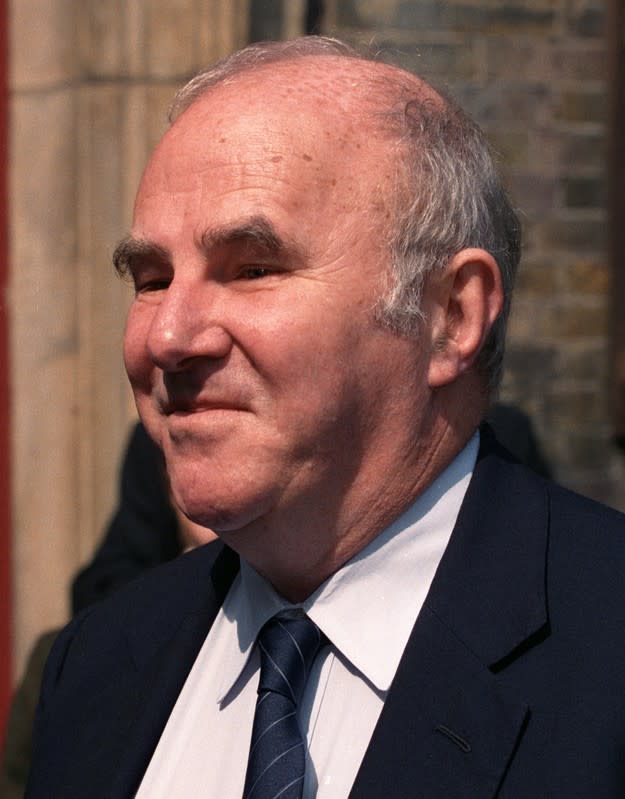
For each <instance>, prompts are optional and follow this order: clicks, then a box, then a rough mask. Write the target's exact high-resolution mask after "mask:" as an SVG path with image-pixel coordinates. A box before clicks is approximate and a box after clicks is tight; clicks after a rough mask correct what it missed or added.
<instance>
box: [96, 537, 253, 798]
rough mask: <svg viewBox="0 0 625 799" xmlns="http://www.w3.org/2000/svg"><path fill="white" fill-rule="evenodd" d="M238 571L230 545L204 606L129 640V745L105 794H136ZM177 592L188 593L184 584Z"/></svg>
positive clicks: (214, 569)
mask: <svg viewBox="0 0 625 799" xmlns="http://www.w3.org/2000/svg"><path fill="white" fill-rule="evenodd" d="M237 571H238V558H237V557H236V556H235V555H234V553H233V552H232V551H231V550H229V549H226V548H223V549H222V552H221V553H220V555H219V556H218V557H217V559H216V561H215V563H214V565H213V567H212V569H211V573H210V580H209V581H208V586H207V590H206V594H205V596H204V597H203V600H202V607H201V609H197V610H195V611H193V612H190V613H187V614H186V615H185V616H184V618H183V619H182V620H181V622H180V624H179V626H178V627H177V628H176V629H175V632H174V633H173V635H170V637H168V638H167V640H165V641H163V640H162V636H158V635H156V630H155V629H153V630H150V631H149V640H146V636H145V634H144V633H145V631H143V632H142V635H140V636H138V637H135V638H133V639H132V640H131V641H130V647H131V651H132V654H133V659H134V660H135V665H136V672H135V675H134V678H133V682H132V684H131V685H130V686H129V688H130V690H128V689H126V692H127V694H128V700H129V703H130V706H131V708H132V710H131V716H132V721H131V722H130V723H129V725H128V734H127V744H126V746H125V748H124V754H123V757H122V758H121V760H120V762H119V764H118V767H117V768H116V771H115V775H114V782H113V785H112V788H111V791H110V793H107V794H106V795H107V797H110V799H116V797H120V799H121V797H128V796H132V795H134V793H135V791H136V790H137V788H138V787H139V784H140V782H141V779H142V777H143V774H144V773H145V770H146V769H147V767H148V764H149V762H150V759H151V757H152V754H153V752H154V749H155V748H156V745H157V743H158V741H159V738H160V736H161V733H162V731H163V729H164V728H165V725H166V724H167V720H168V718H169V715H170V713H171V711H172V709H173V707H174V705H175V703H176V700H177V698H178V695H179V694H180V691H181V690H182V688H183V686H184V683H185V680H186V678H187V676H188V674H189V672H190V671H191V668H192V666H193V663H194V662H195V658H196V657H197V654H198V652H199V650H200V648H201V646H202V644H203V642H204V640H205V638H206V635H207V633H208V631H209V630H210V628H211V626H212V624H213V622H214V620H215V617H216V615H217V612H218V611H219V608H220V607H221V605H222V603H223V600H224V598H225V595H226V593H227V591H228V589H229V587H230V585H231V583H232V580H233V579H234V576H235V575H236V573H237ZM179 590H182V591H184V590H185V588H184V587H181V588H180V589H179Z"/></svg>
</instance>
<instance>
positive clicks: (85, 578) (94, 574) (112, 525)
mask: <svg viewBox="0 0 625 799" xmlns="http://www.w3.org/2000/svg"><path fill="white" fill-rule="evenodd" d="M209 537H210V533H209V532H208V531H207V530H206V528H205V527H200V526H198V525H194V524H193V523H192V522H191V521H189V519H187V518H186V516H183V515H182V514H181V513H180V512H179V511H178V510H177V509H176V508H174V507H173V505H172V503H171V498H170V493H169V484H168V481H167V475H166V472H165V464H164V462H163V457H162V454H161V452H160V450H159V449H158V447H157V446H156V445H155V444H154V442H153V441H152V439H151V438H150V437H149V436H148V435H147V433H146V432H145V428H144V427H143V425H142V424H141V423H140V422H139V423H137V424H136V425H135V426H134V427H133V429H132V431H131V434H130V436H129V439H128V441H127V444H126V448H125V451H124V456H123V461H122V467H121V471H120V478H119V488H118V504H117V508H116V509H115V511H114V513H113V516H112V517H111V520H110V522H109V524H108V526H107V528H106V530H105V532H104V535H103V536H102V541H101V543H100V545H99V546H98V548H97V550H96V552H95V553H94V556H93V558H92V559H91V561H90V562H89V563H88V564H87V565H86V566H85V567H84V568H83V569H81V571H80V572H78V574H77V575H76V577H75V578H74V580H73V581H72V585H71V598H72V615H73V616H76V615H77V614H78V613H80V611H82V610H84V609H85V608H87V607H89V606H90V605H92V604H93V603H94V602H98V601H100V600H102V599H105V598H106V597H107V596H109V595H110V594H112V593H113V591H115V590H117V589H118V588H120V587H121V586H123V585H125V584H126V583H128V582H130V581H131V580H133V579H135V578H137V577H139V576H140V575H142V574H144V573H145V572H146V571H147V570H148V569H150V568H153V567H154V566H156V565H158V564H160V563H164V562H166V561H167V560H170V559H171V558H174V557H176V556H177V555H179V554H180V553H181V552H183V551H184V550H187V549H190V548H191V547H193V546H195V545H196V542H200V543H205V542H206V540H208V539H209ZM58 632H59V631H58V630H49V631H47V632H45V633H43V634H42V635H40V636H39V638H37V640H36V641H35V643H34V645H33V647H32V650H31V652H30V655H29V657H28V660H27V662H26V667H25V669H24V673H23V675H22V678H21V679H20V681H19V683H18V685H17V687H16V689H15V693H14V695H13V699H12V701H11V707H10V712H9V718H8V721H7V728H6V733H5V743H4V747H3V752H2V766H1V767H0V799H18V797H22V796H23V795H24V789H25V787H26V779H27V777H28V772H29V770H30V761H31V755H32V728H33V723H34V719H35V709H36V706H37V699H38V697H39V691H40V689H41V678H42V675H43V667H44V664H45V661H46V659H47V657H48V654H49V652H50V649H51V648H52V644H53V643H54V640H55V638H56V636H57V635H58Z"/></svg>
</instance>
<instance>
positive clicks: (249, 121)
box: [120, 57, 501, 601]
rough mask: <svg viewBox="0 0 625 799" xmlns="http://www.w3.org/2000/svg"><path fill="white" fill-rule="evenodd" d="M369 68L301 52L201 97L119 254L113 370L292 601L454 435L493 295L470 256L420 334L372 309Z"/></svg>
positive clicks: (159, 165) (193, 486) (195, 508)
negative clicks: (120, 300)
mask: <svg viewBox="0 0 625 799" xmlns="http://www.w3.org/2000/svg"><path fill="white" fill-rule="evenodd" d="M371 70H378V72H379V71H380V70H391V68H390V67H385V66H382V65H372V64H368V63H365V62H359V61H353V62H348V61H339V60H338V59H336V58H335V57H324V58H321V59H319V58H316V59H304V60H300V61H298V62H289V63H283V64H279V65H272V66H271V67H270V68H260V69H258V70H255V71H254V73H253V74H252V73H248V74H247V75H243V76H240V77H239V78H238V79H237V80H236V81H235V82H234V83H233V84H231V85H229V86H226V87H224V86H221V87H217V88H214V89H212V90H210V91H209V92H208V93H207V94H206V95H204V96H203V97H201V98H200V99H198V100H196V101H195V102H194V104H193V105H192V106H191V107H190V108H188V109H187V110H186V111H185V112H184V113H183V114H182V115H181V117H180V118H179V119H178V120H177V121H176V122H175V123H174V125H173V126H172V127H171V128H170V130H169V131H168V133H167V134H166V135H165V137H164V138H163V140H162V141H161V143H160V145H159V146H158V148H157V150H156V152H155V153H154V155H153V156H152V158H151V160H150V162H149V164H148V166H147V168H146V171H145V173H144V176H143V179H142V181H141V185H140V188H139V191H138V195H137V200H136V205H135V214H134V221H133V227H132V233H131V237H130V238H129V240H128V241H127V242H125V243H124V244H122V245H121V249H120V253H121V255H122V256H123V260H124V261H125V262H126V263H127V266H128V269H129V271H130V273H131V275H132V277H133V280H134V283H135V289H136V297H135V299H134V302H133V303H132V306H131V308H130V312H129V316H128V322H127V328H126V338H125V361H126V368H127V371H128V375H129V377H130V381H131V384H132V387H133V390H134V394H135V398H136V402H137V407H138V409H139V413H140V415H141V418H142V420H143V422H144V424H145V426H146V428H147V430H148V432H149V433H150V435H151V436H152V437H153V438H154V439H155V440H156V442H157V443H158V444H159V445H160V446H161V447H162V449H163V451H164V453H165V458H166V461H167V468H168V473H169V478H170V482H171V487H172V492H173V496H174V499H175V501H176V503H177V504H178V505H179V507H180V508H181V509H182V511H183V512H184V513H185V514H186V515H187V516H188V517H189V518H190V519H192V520H193V521H195V522H197V523H200V524H202V525H205V526H206V527H209V528H211V529H212V530H215V531H216V532H218V534H219V535H220V537H221V538H222V539H223V540H224V541H225V542H226V543H227V544H228V545H230V546H231V547H232V548H233V549H235V550H236V551H237V552H239V553H240V554H241V555H242V556H243V557H245V558H246V559H247V560H248V561H249V562H250V563H251V564H252V565H253V566H254V567H255V568H256V569H257V570H258V571H259V572H261V573H262V574H264V575H265V576H266V577H267V578H268V579H269V580H270V581H271V582H272V583H273V585H274V586H275V587H276V589H277V590H278V591H279V592H280V593H282V594H283V595H284V596H285V597H287V598H288V599H290V600H292V601H301V600H302V599H303V598H305V597H306V596H308V595H309V594H310V593H311V592H312V591H314V590H315V589H316V588H317V587H318V586H319V585H320V584H321V583H322V582H323V581H324V580H325V579H326V578H327V577H328V576H330V575H331V574H332V573H333V572H334V571H336V569H338V568H339V567H340V566H341V565H342V564H343V563H345V561H346V560H348V559H349V558H350V557H352V556H353V555H354V554H355V553H356V552H358V551H359V550H360V549H362V547H363V546H365V545H366V544H367V543H368V542H369V541H370V540H371V539H372V538H374V537H375V536H376V535H377V534H378V533H379V532H380V531H381V530H382V529H384V527H386V526H387V525H388V524H389V523H390V522H391V521H392V520H393V519H394V518H396V517H397V516H398V515H399V514H400V513H401V512H402V511H403V510H404V509H405V508H406V507H407V506H408V505H409V504H410V503H411V502H412V501H413V500H414V498H415V497H416V496H418V494H419V493H420V492H421V491H422V490H423V488H424V487H425V486H427V485H428V484H429V483H430V482H431V481H432V480H433V479H434V477H435V476H436V474H438V472H439V471H440V470H441V469H442V468H443V466H444V465H445V464H447V463H448V462H449V461H450V460H451V458H452V457H453V456H454V455H455V454H456V452H458V451H459V450H460V448H461V447H462V446H463V445H464V443H465V442H466V440H467V439H468V437H469V436H470V434H471V432H472V430H473V429H474V428H475V425H476V423H477V421H478V420H479V416H480V414H481V412H482V410H483V402H484V400H483V392H482V391H481V384H480V381H479V380H478V378H477V377H476V376H475V375H474V374H473V371H472V370H471V368H470V367H471V364H472V362H473V360H474V358H475V355H476V353H477V351H478V350H479V347H480V346H481V343H482V342H483V340H484V337H485V335H486V331H487V330H488V327H489V326H490V324H491V323H492V320H493V319H494V318H495V316H496V314H497V312H498V309H499V306H500V303H501V287H500V282H499V277H498V272H497V268H496V265H495V264H494V262H493V261H492V259H490V256H488V255H487V254H486V253H483V252H482V251H481V250H471V251H469V250H466V251H463V253H460V254H459V255H458V256H456V258H455V259H452V262H450V264H449V266H448V268H447V270H446V272H445V274H443V275H441V276H439V277H437V278H436V279H435V280H431V281H430V282H429V283H428V286H427V289H426V296H425V300H424V307H425V310H426V317H427V322H426V324H425V325H424V326H423V329H422V331H421V332H420V334H419V336H418V337H412V338H408V337H401V336H398V335H396V334H395V333H393V332H392V331H390V330H389V329H387V328H385V327H383V326H382V325H381V324H380V323H379V322H378V321H377V319H376V314H375V309H376V303H377V301H378V299H379V298H380V296H381V294H382V292H383V291H384V289H385V286H386V285H387V283H386V280H387V271H386V270H387V268H388V263H389V255H388V216H389V212H390V209H391V207H392V194H391V192H392V188H393V185H394V184H393V175H394V173H395V166H394V163H393V159H394V158H395V156H396V154H397V153H396V150H395V149H394V148H393V146H392V145H390V144H389V139H388V137H385V136H383V135H382V134H380V133H379V131H378V130H377V129H375V130H374V129H373V127H372V123H371V119H370V116H369V111H368V109H365V108H364V107H363V105H362V103H363V101H362V99H360V97H361V91H360V90H359V89H358V81H359V79H361V78H363V77H366V76H368V75H369V72H370V71H371ZM350 87H354V88H350ZM415 90H418V91H420V92H421V91H424V89H423V86H422V85H421V84H419V83H418V82H417V81H416V79H415ZM337 98H339V99H337ZM489 259H490V260H489ZM470 398H473V401H472V402H469V401H468V400H469V399H470Z"/></svg>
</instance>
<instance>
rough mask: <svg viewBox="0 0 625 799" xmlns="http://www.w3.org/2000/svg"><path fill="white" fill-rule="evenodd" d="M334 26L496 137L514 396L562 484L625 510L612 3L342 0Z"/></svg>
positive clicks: (329, 17)
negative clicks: (611, 320) (611, 158)
mask: <svg viewBox="0 0 625 799" xmlns="http://www.w3.org/2000/svg"><path fill="white" fill-rule="evenodd" d="M327 5H328V10H327V13H326V30H327V31H328V32H330V33H335V34H336V35H338V36H341V37H343V38H347V39H348V40H351V41H354V42H357V43H362V42H369V41H373V43H374V45H375V46H379V47H380V48H381V49H384V50H390V51H391V52H392V53H393V59H394V60H395V61H396V62H397V63H399V64H401V65H403V66H405V67H407V68H408V69H411V70H413V71H415V72H417V73H418V74H420V75H421V76H423V77H425V78H427V79H429V80H430V81H433V82H434V84H435V85H437V86H439V87H441V88H443V89H445V90H447V91H449V92H450V93H451V94H452V95H453V96H454V97H456V99H458V100H459V101H460V103H461V105H463V106H464V107H465V108H466V109H467V110H468V111H469V112H470V113H471V114H472V115H473V116H474V117H475V118H476V119H477V120H478V121H479V122H480V123H481V124H482V126H483V127H484V128H485V129H486V131H487V133H488V134H489V137H490V139H491V141H492V143H493V146H494V148H495V149H496V151H497V152H498V153H499V154H500V159H501V166H502V171H503V173H504V176H505V179H506V182H507V185H508V186H509V189H510V191H511V193H512V196H513V199H514V201H515V204H516V205H517V206H518V207H519V208H520V210H521V215H522V220H523V224H524V229H525V250H524V256H523V263H522V267H521V271H520V274H519V280H518V284H517V292H516V299H515V304H514V307H513V314H512V319H511V325H510V335H509V346H508V358H507V371H506V377H505V382H504V388H503V392H502V398H503V399H505V400H507V401H511V402H515V403H518V404H519V405H521V406H522V407H523V408H524V409H525V410H526V411H527V412H529V413H530V414H531V416H532V418H533V420H534V422H535V426H536V429H537V431H538V434H539V436H540V439H541V441H542V443H543V445H544V449H545V451H546V454H547V456H548V458H549V461H550V462H551V464H552V466H553V468H554V471H555V474H556V476H557V478H558V479H559V480H560V481H561V482H563V483H565V484H566V485H568V486H570V487H573V488H575V489H577V490H580V491H582V492H583V493H586V494H589V495H592V496H595V497H597V498H599V499H603V500H605V501H607V502H609V503H610V504H614V505H616V506H619V507H621V508H623V507H625V492H623V485H624V481H625V471H624V464H623V457H622V455H621V454H620V453H619V452H618V451H616V449H615V447H614V445H613V444H612V442H611V435H612V425H611V419H610V415H609V407H608V406H609V378H610V375H609V341H608V316H609V313H608V312H609V292H610V274H609V268H608V258H607V242H608V237H607V229H606V222H607V215H606V191H605V182H606V181H605V169H606V166H605V158H606V119H607V97H608V87H607V45H606V30H605V26H606V6H607V4H606V3H604V2H602V0H515V2H505V1H504V0H445V2H441V1H440V0H422V2H405V0H329V2H328V3H327Z"/></svg>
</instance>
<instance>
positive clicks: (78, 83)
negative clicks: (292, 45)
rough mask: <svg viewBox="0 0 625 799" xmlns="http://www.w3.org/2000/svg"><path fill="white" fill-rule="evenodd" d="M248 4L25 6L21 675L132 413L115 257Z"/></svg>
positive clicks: (20, 214)
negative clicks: (150, 169) (172, 111)
mask: <svg viewBox="0 0 625 799" xmlns="http://www.w3.org/2000/svg"><path fill="white" fill-rule="evenodd" d="M247 13H248V0H229V2H221V0H205V1H204V2H202V3H197V2H195V0H175V1H174V0H162V2H159V1H158V0H150V1H149V2H147V1H146V2H143V0H97V1H96V0H13V1H12V3H11V7H10V15H11V32H10V37H11V47H10V51H11V63H10V91H11V105H10V114H11V131H10V146H11V152H10V227H11V233H10V248H11V252H10V271H11V286H10V316H11V355H12V375H11V384H12V420H11V422H12V464H13V473H12V484H13V486H12V488H13V508H12V513H13V581H14V585H13V603H12V604H13V628H14V633H15V635H14V638H15V641H14V653H13V654H14V673H15V674H19V673H20V671H21V668H22V665H23V662H24V657H25V654H26V652H27V650H28V647H29V646H30V644H31V642H32V640H33V638H34V636H35V635H36V634H37V633H38V632H39V631H41V630H43V629H47V628H50V627H53V626H56V625H59V624H61V623H64V622H65V620H66V619H67V616H68V601H67V599H68V593H67V587H68V585H69V580H70V577H71V575H72V574H74V572H75V571H76V569H77V568H78V566H79V565H80V564H81V563H83V562H84V561H85V560H86V559H87V558H88V557H89V556H90V555H91V553H92V551H93V548H94V545H95V542H96V540H97V538H98V537H99V536H100V534H101V531H102V529H103V526H104V524H105V522H106V519H107V517H108V515H109V513H110V511H111V509H112V507H113V501H114V494H115V490H116V482H117V469H118V462H119V456H120V452H121V450H122V446H123V442H124V439H125V436H126V433H127V429H128V425H129V422H130V420H131V419H132V418H134V410H133V407H132V401H131V399H130V392H129V390H128V388H127V385H126V383H127V381H126V378H125V375H124V373H123V368H122V361H121V342H122V333H123V322H124V316H125V310H126V307H127V303H128V301H129V299H130V294H129V291H130V289H129V287H128V286H126V285H124V284H123V283H122V282H120V281H118V280H117V279H116V278H115V277H114V276H113V271H112V267H111V264H110V254H111V252H112V250H113V247H114V246H115V244H116V242H117V241H118V240H119V238H120V237H121V236H122V235H124V233H125V232H126V230H127V228H128V226H129V224H130V218H131V208H132V200H133V197H134V192H135V189H136V186H137V182H138V179H139V175H140V173H141V170H142V168H143V166H144V163H145V160H146V158H147V155H148V153H149V151H150V150H151V148H152V146H153V144H154V142H155V141H156V140H157V138H158V137H159V136H160V133H161V132H162V130H163V129H164V127H165V123H166V110H167V106H168V104H169V101H170V100H171V97H172V95H173V93H174V91H175V89H176V88H177V87H178V86H179V85H180V84H181V83H182V82H184V80H185V79H186V78H187V77H188V76H189V75H190V74H192V73H193V72H195V71H196V70H198V69H200V68H201V67H202V66H205V65H206V64H207V63H209V62H210V61H212V60H214V59H215V58H217V57H219V56H221V55H224V54H226V53H227V52H230V51H231V50H232V49H234V48H236V47H238V46H240V45H242V44H244V43H245V41H246V39H247Z"/></svg>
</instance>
